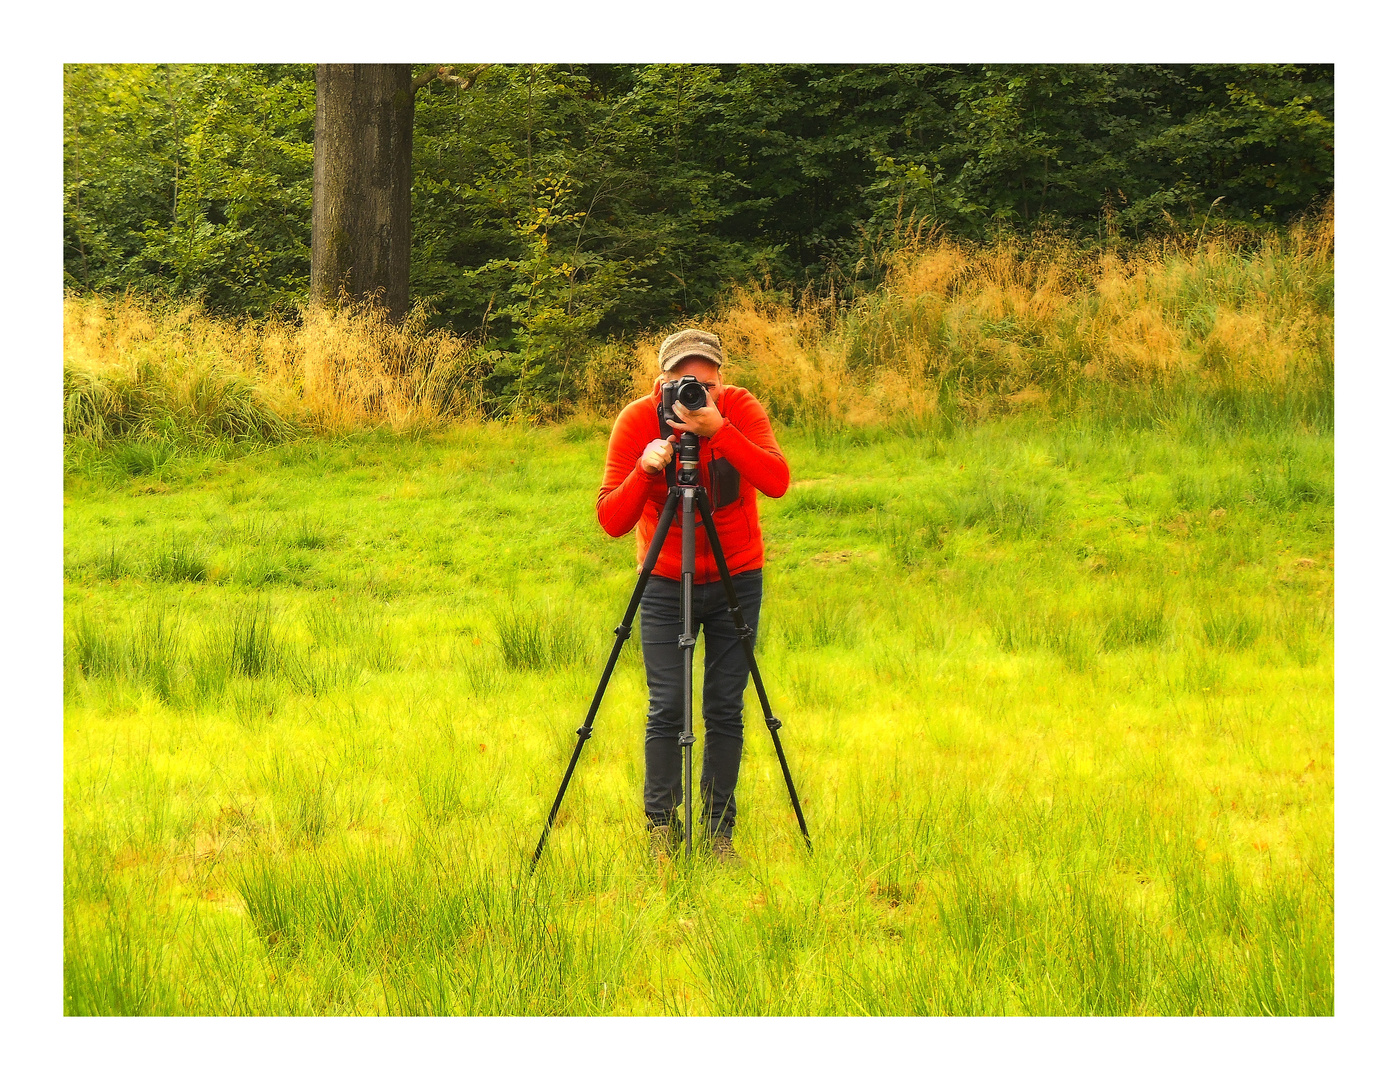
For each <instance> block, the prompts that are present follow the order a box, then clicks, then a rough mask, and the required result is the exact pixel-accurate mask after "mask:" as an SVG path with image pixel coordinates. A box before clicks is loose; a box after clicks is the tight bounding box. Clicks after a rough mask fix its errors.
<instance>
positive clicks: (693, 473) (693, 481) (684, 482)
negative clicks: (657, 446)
mask: <svg viewBox="0 0 1398 1080" xmlns="http://www.w3.org/2000/svg"><path fill="white" fill-rule="evenodd" d="M675 456H676V458H677V459H678V465H675V464H673V463H672V464H671V465H670V466H668V467H667V469H666V473H667V476H668V479H669V481H670V494H669V496H668V497H667V498H666V500H665V506H664V508H663V509H662V510H661V511H660V519H659V520H658V521H657V522H656V525H655V536H654V537H652V538H651V542H650V548H649V549H648V550H647V551H646V558H645V562H644V563H642V565H641V573H640V579H639V580H638V581H637V582H636V588H635V591H633V592H632V594H631V602H630V603H629V604H628V605H627V606H626V615H625V616H624V617H623V618H622V620H621V625H620V626H618V627H617V628H616V630H615V631H613V632H614V633H615V634H616V641H615V642H614V643H613V644H612V653H611V655H610V656H609V657H607V666H606V667H605V668H603V670H602V680H601V681H600V682H599V683H598V684H597V692H596V693H595V694H593V695H592V706H591V708H589V709H588V710H587V719H586V720H584V721H583V725H582V727H580V728H578V741H577V744H576V745H575V746H574V747H573V756H572V759H571V760H570V761H569V762H568V771H567V772H565V773H564V774H563V783H562V784H560V785H559V788H558V796H557V797H556V798H555V799H554V800H553V808H552V809H551V810H549V818H548V821H547V822H546V823H545V824H544V831H543V835H541V836H540V837H539V845H538V847H536V848H535V849H534V858H533V861H532V862H531V863H530V870H531V871H532V870H533V868H534V866H535V865H537V864H538V862H539V856H540V855H542V854H543V851H544V844H545V843H546V842H547V841H548V838H549V831H550V830H551V829H552V828H553V822H554V819H555V818H556V817H557V816H558V808H559V807H560V806H562V805H563V795H564V793H565V792H567V790H568V781H570V780H571V779H572V778H573V769H574V768H576V767H577V764H578V758H579V756H580V755H581V754H582V748H583V743H585V742H587V740H588V739H590V738H591V737H592V721H593V720H594V719H595V718H596V716H597V709H598V707H599V706H600V705H601V704H602V695H603V694H604V693H605V692H606V689H607V683H608V682H609V681H610V680H611V677H612V670H613V669H614V668H615V667H616V662H617V657H618V656H620V655H621V647H622V646H623V645H625V644H626V639H627V638H629V637H630V636H631V623H632V621H633V620H634V619H635V618H636V611H637V609H638V608H639V607H640V606H641V594H642V593H644V592H645V588H646V582H647V581H649V580H650V575H651V571H652V570H654V569H655V564H656V562H657V560H659V558H660V549H661V548H662V547H663V546H664V545H665V537H666V536H667V535H668V534H669V532H670V526H671V525H672V524H674V520H675V512H676V510H677V509H678V511H679V513H680V527H681V533H680V535H681V548H680V577H681V587H682V591H681V596H682V608H681V610H682V612H683V626H682V627H681V630H680V639H679V646H680V650H681V651H682V652H683V653H684V679H683V682H682V686H683V694H684V714H683V715H684V727H683V729H682V730H681V732H680V747H681V748H682V750H683V753H684V847H685V854H686V855H687V856H690V855H693V853H694V814H693V806H692V799H691V790H692V787H693V778H694V772H693V767H694V766H693V747H694V702H693V697H694V644H695V638H694V611H693V592H694V512H695V509H696V508H697V509H698V511H699V516H700V518H701V519H702V520H703V522H704V531H705V533H707V534H708V537H709V548H710V550H711V551H713V553H714V561H715V562H716V563H717V564H718V573H719V576H720V577H721V578H722V579H723V589H724V592H725V593H726V594H727V596H728V612H729V614H730V615H732V616H733V625H734V626H736V627H737V628H738V633H739V636H740V637H741V638H742V641H743V648H744V650H745V651H746V652H747V657H748V670H749V671H750V672H751V673H752V684H753V688H754V689H755V690H756V691H757V700H758V701H759V702H760V703H761V705H762V714H763V716H765V717H766V719H767V730H768V731H770V732H771V733H772V745H773V746H774V747H776V751H777V761H779V762H780V763H781V767H782V776H783V777H785V779H786V790H787V794H788V795H790V796H791V808H792V809H793V810H795V811H796V824H797V825H799V826H800V827H801V836H802V837H803V838H804V839H805V841H806V847H807V849H809V848H810V846H811V834H810V833H809V832H808V831H807V830H806V819H805V817H804V816H803V815H802V813H801V803H800V800H798V799H797V798H796V785H795V783H793V782H792V779H791V769H790V768H789V767H788V766H787V764H786V754H785V753H783V752H782V741H781V738H780V736H778V735H777V729H778V728H779V727H781V726H782V722H781V721H780V720H778V719H777V718H776V717H775V716H773V715H772V706H771V704H770V703H769V702H768V701H767V690H766V688H765V687H764V686H763V685H762V673H761V672H759V671H758V670H757V656H756V654H755V653H754V652H753V630H752V628H751V627H750V626H748V624H747V621H746V620H745V619H744V618H743V610H742V608H741V607H740V606H739V604H738V592H737V590H736V589H735V588H734V587H733V578H732V576H731V575H730V574H729V573H728V561H727V559H725V558H724V555H723V548H722V547H721V546H720V545H719V542H718V530H717V529H716V528H715V527H714V519H713V510H712V508H711V507H710V505H709V495H708V492H706V491H705V490H704V489H703V488H702V487H700V486H699V437H698V436H697V435H694V434H693V433H691V432H685V433H684V434H683V435H681V437H680V442H679V447H678V450H677V453H676V455H675Z"/></svg>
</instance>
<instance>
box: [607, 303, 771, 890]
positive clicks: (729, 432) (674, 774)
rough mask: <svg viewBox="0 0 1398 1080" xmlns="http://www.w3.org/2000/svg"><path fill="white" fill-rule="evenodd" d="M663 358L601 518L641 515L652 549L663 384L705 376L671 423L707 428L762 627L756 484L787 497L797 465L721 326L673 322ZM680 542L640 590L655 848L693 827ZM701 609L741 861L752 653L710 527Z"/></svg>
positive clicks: (737, 581)
mask: <svg viewBox="0 0 1398 1080" xmlns="http://www.w3.org/2000/svg"><path fill="white" fill-rule="evenodd" d="M659 361H660V376H659V377H658V378H657V379H656V381H655V387H654V389H653V390H652V392H651V394H650V395H649V396H648V397H644V398H640V399H639V400H637V401H633V402H631V404H629V405H627V406H626V407H625V408H624V409H622V411H621V414H620V415H619V416H618V417H617V420H616V423H615V424H614V425H613V427H612V435H611V441H610V442H609V443H608V446H607V464H606V470H605V472H604V474H603V478H602V489H601V491H600V492H599V493H598V496H597V520H598V521H599V522H601V524H602V527H603V528H604V529H606V530H607V532H608V533H609V534H610V535H612V536H623V535H625V534H626V533H627V532H629V531H630V530H631V529H632V528H633V527H636V526H638V525H639V527H638V528H636V550H637V562H638V564H639V563H640V562H641V561H643V560H644V557H645V553H646V549H647V547H648V546H649V545H650V542H651V538H652V537H653V536H654V534H655V528H656V524H657V521H658V519H659V515H660V511H661V509H662V507H663V506H664V503H665V497H666V494H667V491H668V483H667V479H666V473H665V467H666V465H667V464H669V462H670V460H671V458H672V456H673V455H674V449H675V447H674V442H673V441H672V439H667V438H665V437H663V434H662V432H661V429H660V423H659V421H658V419H657V416H656V409H657V406H658V405H659V403H660V398H661V385H662V384H663V383H665V382H666V381H669V380H674V379H679V378H681V377H682V376H684V375H693V376H695V377H696V378H697V379H698V380H699V381H700V382H701V383H703V384H704V387H705V389H706V391H707V396H708V404H707V405H706V406H704V407H703V408H699V409H693V410H690V409H686V408H685V407H684V406H683V405H681V404H678V403H676V405H675V406H674V411H675V415H676V416H678V417H679V418H680V420H681V423H680V424H677V425H672V426H673V427H674V428H675V430H676V431H677V432H679V431H689V432H693V433H694V434H696V435H698V436H699V437H700V454H699V482H700V484H701V485H702V486H703V487H704V488H705V489H706V490H707V491H708V495H709V499H710V501H711V503H712V506H713V508H714V514H713V518H714V525H715V527H716V529H717V531H718V538H719V543H720V544H721V545H722V547H723V552H724V554H725V555H726V556H727V560H728V568H729V571H730V572H731V573H732V575H733V584H734V586H735V587H736V588H737V592H738V600H739V603H740V604H741V605H742V609H743V614H744V615H745V616H746V619H747V624H748V625H749V626H750V627H752V628H753V630H754V631H755V630H756V629H757V619H758V614H759V611H760V609H761V606H762V530H761V528H760V527H759V525H758V520H757V492H759V491H760V492H762V493H763V494H764V495H767V496H769V497H771V498H780V497H781V496H782V495H783V494H785V492H786V489H787V486H788V484H789V483H790V482H791V473H790V470H789V469H788V468H787V464H786V459H785V458H784V457H783V456H782V452H781V450H780V448H779V447H778V446H777V440H776V438H775V437H774V435H773V434H772V425H771V423H770V421H768V419H767V413H766V412H765V411H764V410H763V408H762V406H761V405H760V404H759V403H758V401H757V399H756V398H755V397H753V396H752V394H750V393H749V392H748V391H746V390H744V389H742V388H741V387H737V386H724V385H723V373H722V367H723V361H724V354H723V347H722V345H721V344H720V343H719V340H718V338H717V337H715V336H714V335H713V334H709V333H706V332H704V331H702V330H693V329H687V330H681V331H679V333H676V334H671V335H670V336H669V337H668V338H666V339H665V341H664V342H663V343H662V344H661V346H660V353H659ZM677 437H678V436H674V437H672V438H677ZM680 545H681V537H680V531H679V529H672V530H671V531H670V534H669V535H668V536H667V537H666V539H665V544H664V547H663V548H662V550H661V553H660V558H659V561H658V562H657V563H656V567H655V571H654V573H653V574H652V575H651V577H650V580H649V581H648V582H647V584H646V588H645V593H644V594H643V597H642V600H641V648H642V652H643V653H644V656H645V663H646V682H647V684H648V686H649V688H650V710H649V714H648V718H647V721H646V781H645V795H644V797H645V813H646V817H647V819H648V820H649V822H650V846H651V852H652V854H654V855H655V856H656V857H657V858H659V857H661V856H663V855H667V854H670V853H672V852H674V851H675V850H676V849H677V848H678V846H679V844H680V843H681V841H682V839H683V837H682V836H681V835H680V823H679V817H678V814H677V812H676V808H677V807H678V806H679V805H680V803H681V801H682V800H683V792H682V790H681V778H680V767H681V752H680V746H679V735H680V730H681V727H682V724H683V718H682V713H683V700H682V689H681V687H682V654H681V651H680V648H679V644H678V642H679V637H680V632H681V629H682V626H683V621H682V614H681V610H680V605H681V584H680V579H681V573H680ZM693 618H694V624H695V628H696V634H697V631H698V629H699V628H701V627H702V629H703V634H704V653H705V656H704V703H703V716H704V761H703V769H702V773H701V775H700V780H699V796H700V805H701V807H702V809H701V811H700V813H701V814H703V815H705V816H706V818H707V822H708V832H709V838H710V841H711V843H712V846H713V850H714V854H715V855H716V856H717V857H718V859H719V861H720V862H723V863H739V862H740V860H739V859H738V856H737V854H736V853H735V852H734V850H733V840H732V837H733V822H734V818H735V816H736V813H737V804H736V803H735V801H734V795H733V793H734V789H735V788H736V787H737V784H738V765H739V761H740V760H741V758H742V752H743V691H744V690H745V689H746V688H747V682H748V665H747V655H746V653H745V651H744V649H743V645H742V640H741V639H740V638H739V636H738V631H737V629H736V628H735V627H734V625H733V619H732V616H731V615H730V614H729V612H728V602H727V598H726V596H725V595H724V590H723V584H722V581H721V580H720V577H719V573H718V566H717V564H716V562H715V560H714V557H713V553H712V551H711V550H710V547H709V542H708V537H707V535H706V534H705V533H704V532H703V530H700V531H699V532H698V534H697V536H696V537H695V575H694V592H693ZM695 839H696V840H697V839H698V837H695Z"/></svg>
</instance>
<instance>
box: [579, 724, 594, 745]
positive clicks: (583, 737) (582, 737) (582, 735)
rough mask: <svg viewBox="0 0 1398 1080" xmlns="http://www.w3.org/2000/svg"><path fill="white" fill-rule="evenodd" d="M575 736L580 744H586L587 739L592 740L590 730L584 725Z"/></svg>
mask: <svg viewBox="0 0 1398 1080" xmlns="http://www.w3.org/2000/svg"><path fill="white" fill-rule="evenodd" d="M576 734H577V736H578V740H579V741H580V742H587V740H588V739H590V738H592V728H591V727H589V726H588V725H587V724H584V725H583V726H582V727H580V728H578V730H577V733H576Z"/></svg>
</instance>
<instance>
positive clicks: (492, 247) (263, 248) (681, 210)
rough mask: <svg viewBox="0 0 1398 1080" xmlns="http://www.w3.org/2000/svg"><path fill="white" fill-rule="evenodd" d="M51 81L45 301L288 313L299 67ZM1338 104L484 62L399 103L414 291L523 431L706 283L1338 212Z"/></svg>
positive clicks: (1217, 68) (299, 276) (775, 70)
mask: <svg viewBox="0 0 1398 1080" xmlns="http://www.w3.org/2000/svg"><path fill="white" fill-rule="evenodd" d="M64 79H65V94H64V282H65V286H66V287H67V288H70V289H77V290H83V291H89V290H97V291H105V292H110V291H115V290H121V289H127V288H134V289H137V290H140V291H144V292H152V293H155V292H158V293H163V294H170V295H175V296H180V297H200V298H202V299H203V300H204V301H206V302H207V304H208V305H209V306H210V308H211V309H212V310H214V311H219V312H267V311H270V310H273V309H278V308H282V309H289V308H294V307H295V305H296V304H297V303H298V302H300V301H301V300H302V299H303V297H304V295H305V292H306V285H307V279H308V275H309V245H310V209H311V149H312V148H311V143H312V136H313V119H314V98H315V88H314V71H313V68H312V66H311V65H276V64H273V65H268V64H256V65H179V64H155V65H152V64H133V65H68V66H66V67H65V70H64ZM1333 96H1334V95H1333V68H1331V67H1330V66H1328V65H1310V66H1307V65H1286V64H1270V65H1256V64H1254V65H1231V66H1230V65H1204V64H1196V65H1152V64H1076V65H1073V64H1051V65H1013V64H1012V65H913V64H901V65H813V64H739V65H703V64H686V65H667V64H650V65H615V64H528V65H504V64H502V65H495V66H493V67H491V68H489V69H487V70H486V71H485V72H484V74H482V75H481V76H480V77H479V78H478V79H477V81H476V83H475V85H474V86H473V87H472V88H471V89H470V90H466V91H462V90H459V89H457V88H456V87H453V86H450V85H448V84H445V83H442V82H440V81H438V82H433V83H429V84H428V85H427V86H425V87H424V88H422V89H421V90H419V91H418V94H417V102H416V120H415V130H414V144H413V155H414V186H413V256H412V272H411V275H412V288H413V292H414V295H415V296H416V297H418V298H420V299H422V300H425V301H426V302H427V303H429V304H430V305H431V306H432V307H433V309H434V310H435V311H436V312H437V318H438V319H439V320H441V321H442V322H443V323H445V324H449V325H450V326H452V327H453V328H455V329H456V330H458V331H461V332H470V333H475V334H479V335H480V336H481V337H482V338H483V339H484V340H485V341H486V342H488V343H489V344H490V345H491V347H492V348H495V349H498V350H500V354H501V355H500V363H499V364H498V365H497V369H496V374H495V380H496V382H497V383H499V384H500V385H501V386H507V387H510V388H512V389H513V390H514V391H515V392H516V393H517V394H518V395H519V396H521V397H522V398H524V399H525V401H524V403H523V404H528V405H529V406H530V407H537V406H538V404H539V403H540V402H547V401H549V400H557V398H558V397H559V396H560V395H561V394H563V393H565V392H566V389H567V385H568V375H569V373H570V372H571V373H572V374H574V375H576V374H577V370H576V369H577V367H578V366H579V365H580V364H581V363H582V362H583V356H582V352H581V347H580V343H581V342H585V341H586V342H594V343H595V342H597V341H601V340H605V339H608V338H611V337H614V336H616V335H619V334H625V333H631V332H634V331H636V330H638V329H648V328H652V327H657V326H661V325H664V324H667V323H670V322H673V321H675V320H677V319H681V318H688V317H692V316H694V315H696V314H700V313H703V312H705V311H707V310H709V309H710V308H711V307H712V306H713V305H714V303H715V302H716V301H717V300H718V299H719V297H721V296H722V294H723V291H724V289H725V287H726V286H727V284H728V283H729V282H732V281H739V282H744V281H749V280H758V281H765V282H767V283H769V284H772V285H775V286H777V287H780V288H786V289H790V290H792V291H793V292H799V291H801V290H802V289H803V288H806V287H808V286H811V287H815V288H816V289H817V291H822V290H825V289H827V288H829V287H831V286H832V285H833V286H835V287H837V288H839V289H842V290H844V292H845V295H847V296H853V295H855V294H858V293H860V292H862V291H864V290H865V289H867V287H868V284H869V283H870V281H871V280H873V279H876V278H877V276H878V273H879V272H880V267H881V265H882V264H881V262H880V259H879V253H880V252H881V250H882V249H883V248H884V247H886V246H887V245H888V244H889V243H891V242H892V240H893V238H894V237H895V235H897V234H900V233H901V232H903V231H904V230H906V229H907V227H908V226H909V223H910V222H911V223H913V224H914V227H926V226H928V225H935V226H937V227H940V228H941V229H943V230H944V231H945V232H947V233H949V234H952V235H959V236H970V237H985V236H988V235H991V234H994V233H996V232H997V231H1000V230H1004V229H1016V230H1021V231H1026V232H1027V231H1030V230H1033V229H1036V228H1044V227H1051V228H1054V229H1058V230H1066V231H1067V232H1069V233H1072V234H1075V235H1076V236H1078V237H1079V238H1083V239H1091V240H1093V241H1094V242H1103V243H1111V242H1114V240H1115V238H1116V237H1117V236H1118V235H1120V234H1129V235H1131V236H1133V237H1138V238H1139V237H1144V236H1148V235H1150V234H1153V233H1157V232H1174V231H1177V230H1179V229H1182V228H1186V227H1188V228H1196V227H1197V226H1199V225H1200V224H1201V223H1202V222H1203V221H1204V220H1206V219H1207V218H1212V219H1213V220H1215V221H1217V220H1219V219H1228V220H1231V221H1234V222H1237V223H1240V224H1260V225H1268V224H1275V223H1278V222H1282V221H1285V220H1287V219H1289V218H1291V217H1293V216H1295V215H1296V214H1297V213H1299V212H1301V211H1303V210H1305V209H1307V208H1308V207H1311V206H1313V205H1315V204H1317V203H1318V202H1321V201H1323V200H1324V199H1325V198H1326V197H1327V196H1328V195H1329V193H1330V192H1331V191H1332V190H1333V183H1334V181H1333V174H1334V169H1333V131H1334V124H1333V120H1334V108H1333ZM918 223H921V225H918ZM516 384H517V385H516Z"/></svg>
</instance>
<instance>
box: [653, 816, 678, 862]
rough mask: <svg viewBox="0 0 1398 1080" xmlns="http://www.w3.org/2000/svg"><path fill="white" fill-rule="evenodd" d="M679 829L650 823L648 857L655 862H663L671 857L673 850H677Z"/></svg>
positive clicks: (673, 853)
mask: <svg viewBox="0 0 1398 1080" xmlns="http://www.w3.org/2000/svg"><path fill="white" fill-rule="evenodd" d="M679 834H680V830H679V829H678V828H677V827H676V828H671V827H670V826H669V825H652V826H651V827H650V857H651V858H652V859H654V860H655V861H656V862H665V861H666V860H667V859H672V858H674V856H675V852H676V851H678V850H679V846H680V838H679Z"/></svg>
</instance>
